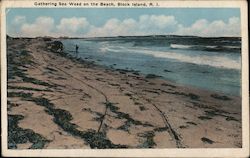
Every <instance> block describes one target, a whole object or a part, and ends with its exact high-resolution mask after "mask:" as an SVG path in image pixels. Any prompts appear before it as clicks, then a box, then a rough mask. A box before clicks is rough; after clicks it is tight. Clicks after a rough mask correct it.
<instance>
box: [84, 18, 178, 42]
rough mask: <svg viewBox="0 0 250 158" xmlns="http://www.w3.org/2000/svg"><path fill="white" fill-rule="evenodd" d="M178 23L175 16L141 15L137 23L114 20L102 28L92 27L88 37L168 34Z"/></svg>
mask: <svg viewBox="0 0 250 158" xmlns="http://www.w3.org/2000/svg"><path fill="white" fill-rule="evenodd" d="M177 23H178V22H177V21H176V20H175V17H174V16H166V15H141V16H140V17H139V19H138V20H137V21H136V20H135V19H132V18H128V19H124V20H119V19H116V18H113V19H109V20H108V21H107V22H106V23H105V24H104V25H103V26H101V27H92V29H91V30H90V32H89V33H87V34H86V36H90V37H93V36H94V37H95V36H130V35H150V34H166V33H168V32H170V31H171V30H173V28H174V26H175V25H176V24H177Z"/></svg>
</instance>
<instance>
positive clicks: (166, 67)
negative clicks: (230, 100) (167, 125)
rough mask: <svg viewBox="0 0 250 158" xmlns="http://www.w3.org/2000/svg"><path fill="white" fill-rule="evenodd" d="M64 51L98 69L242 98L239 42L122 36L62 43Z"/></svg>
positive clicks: (188, 37)
mask: <svg viewBox="0 0 250 158" xmlns="http://www.w3.org/2000/svg"><path fill="white" fill-rule="evenodd" d="M61 41H62V43H63V44H64V50H65V51H66V52H67V53H70V54H72V55H75V45H76V44H77V45H78V46H79V50H78V52H79V53H78V57H81V58H83V59H84V60H88V61H94V62H95V63H96V64H98V65H104V66H108V67H112V68H114V69H126V70H135V71H138V72H139V73H141V74H144V75H147V74H155V75H158V76H162V78H163V79H166V80H169V81H172V82H175V83H177V84H181V85H188V86H193V87H197V88H201V89H205V90H210V91H214V92H219V93H224V94H229V95H236V96H240V95H241V38H238V37H218V38H204V37H194V36H174V35H172V36H171V35H168V36H165V35H162V36H160V35H159V36H130V37H126V36H121V37H99V38H86V39H63V40H61Z"/></svg>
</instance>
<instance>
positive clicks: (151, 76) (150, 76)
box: [146, 74, 162, 79]
mask: <svg viewBox="0 0 250 158" xmlns="http://www.w3.org/2000/svg"><path fill="white" fill-rule="evenodd" d="M160 77H162V76H158V75H155V74H147V75H146V78H148V79H152V78H160Z"/></svg>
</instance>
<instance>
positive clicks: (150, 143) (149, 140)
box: [139, 131, 156, 148]
mask: <svg viewBox="0 0 250 158" xmlns="http://www.w3.org/2000/svg"><path fill="white" fill-rule="evenodd" d="M139 136H140V137H144V138H146V140H145V141H144V142H143V144H141V145H140V146H139V147H141V148H153V147H154V146H155V145H156V144H155V142H154V136H155V134H154V132H152V131H148V132H145V133H140V134H139Z"/></svg>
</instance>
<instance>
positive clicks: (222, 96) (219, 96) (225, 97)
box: [211, 94, 231, 101]
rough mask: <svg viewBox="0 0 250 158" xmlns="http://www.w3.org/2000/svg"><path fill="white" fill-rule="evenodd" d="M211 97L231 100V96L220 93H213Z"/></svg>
mask: <svg viewBox="0 0 250 158" xmlns="http://www.w3.org/2000/svg"><path fill="white" fill-rule="evenodd" d="M211 97H213V98H215V99H219V100H225V101H227V100H231V98H229V97H227V96H224V95H218V94H211Z"/></svg>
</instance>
